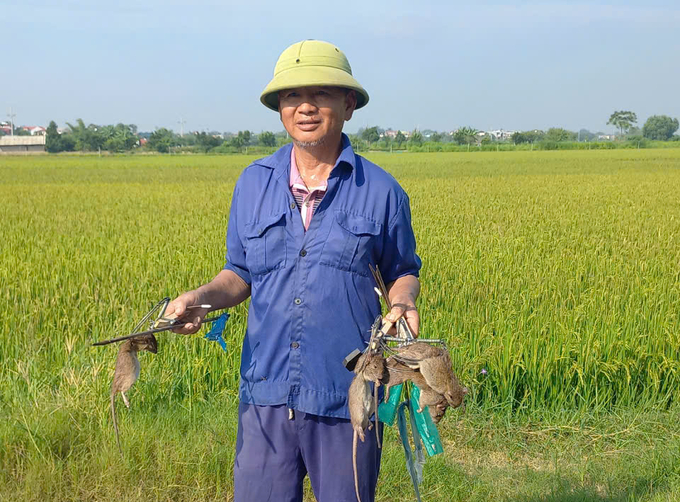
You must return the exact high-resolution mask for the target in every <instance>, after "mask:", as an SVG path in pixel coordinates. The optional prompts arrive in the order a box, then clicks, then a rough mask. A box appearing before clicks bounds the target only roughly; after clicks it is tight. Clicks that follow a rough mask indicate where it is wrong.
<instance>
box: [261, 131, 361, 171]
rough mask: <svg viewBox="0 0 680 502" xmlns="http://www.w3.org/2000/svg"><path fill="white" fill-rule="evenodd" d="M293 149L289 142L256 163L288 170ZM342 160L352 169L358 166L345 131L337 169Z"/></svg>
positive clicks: (278, 169) (279, 169)
mask: <svg viewBox="0 0 680 502" xmlns="http://www.w3.org/2000/svg"><path fill="white" fill-rule="evenodd" d="M292 149H293V143H288V144H287V145H284V146H282V147H281V148H279V149H278V150H276V152H274V153H273V154H271V155H270V156H268V157H264V158H262V159H258V160H256V161H255V162H253V163H254V164H257V165H259V166H264V167H268V168H270V169H274V170H276V171H284V172H286V173H287V172H288V166H289V165H290V151H291V150H292ZM341 162H344V163H345V164H348V165H349V166H350V167H351V168H352V169H355V168H356V156H355V154H354V149H353V148H352V144H351V143H350V141H349V138H348V137H347V135H346V134H345V133H342V150H341V151H340V155H339V156H338V159H337V160H336V161H335V167H334V168H333V169H335V168H336V167H337V166H338V165H339V164H340V163H341Z"/></svg>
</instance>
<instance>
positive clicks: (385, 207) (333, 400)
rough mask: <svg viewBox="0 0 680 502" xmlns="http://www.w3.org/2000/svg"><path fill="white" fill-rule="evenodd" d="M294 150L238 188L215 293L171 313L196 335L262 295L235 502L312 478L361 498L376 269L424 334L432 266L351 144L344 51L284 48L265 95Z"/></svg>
mask: <svg viewBox="0 0 680 502" xmlns="http://www.w3.org/2000/svg"><path fill="white" fill-rule="evenodd" d="M261 101H262V103H263V104H264V105H265V106H267V107H268V108H271V109H272V110H275V111H278V112H279V114H280V118H281V121H282V122H283V125H284V127H285V128H286V131H288V133H289V134H290V136H291V138H292V139H293V144H292V145H291V144H289V145H286V146H284V147H282V148H280V149H279V150H278V151H277V152H276V153H274V154H273V155H271V156H269V157H266V158H264V159H260V160H257V161H255V162H254V163H253V164H252V165H250V166H249V167H248V168H246V169H245V171H244V172H243V173H242V175H241V177H240V178H239V180H238V182H237V183H236V187H235V189H234V195H233V199H232V203H231V210H230V217H229V226H228V230H227V263H226V265H225V267H224V270H222V271H221V272H220V273H219V274H218V275H217V276H216V277H215V279H213V280H212V281H211V282H210V283H209V284H206V285H204V286H201V287H199V288H198V289H196V290H194V291H190V292H188V293H184V294H183V295H181V296H179V297H178V298H177V299H175V300H174V301H173V302H172V303H171V304H170V305H169V307H168V314H174V315H176V316H178V317H181V318H186V320H187V323H186V324H185V325H184V327H183V328H182V329H180V330H178V332H180V333H187V334H188V333H194V332H196V331H197V330H198V329H199V327H200V324H201V321H202V319H203V318H204V316H205V315H206V314H207V311H205V310H198V309H190V310H189V311H187V310H186V307H187V306H188V305H199V304H210V305H212V308H213V309H222V308H228V307H232V306H234V305H237V304H238V303H240V302H242V301H243V300H245V299H246V298H248V296H251V303H250V309H249V312H248V328H247V331H246V335H245V339H244V343H243V352H242V356H241V384H240V388H239V397H240V405H239V425H238V436H237V445H236V448H237V451H236V459H235V463H234V498H235V501H237V502H242V501H248V502H260V501H267V500H272V501H277V502H280V501H301V500H302V481H303V479H304V477H305V475H307V474H308V475H309V477H310V480H311V484H312V489H313V490H314V494H315V496H316V498H317V500H319V501H333V502H338V501H342V500H347V501H349V500H355V499H356V496H355V492H354V481H353V474H352V454H351V445H352V428H351V425H350V423H349V420H348V419H349V411H348V408H347V391H348V388H349V385H350V382H351V379H352V374H351V373H350V372H349V371H347V370H346V369H345V368H344V367H343V366H342V360H343V358H344V357H345V356H346V355H347V354H348V353H350V352H351V351H352V350H354V349H356V348H359V349H361V350H363V349H364V348H365V347H366V342H367V341H368V338H369V335H370V326H371V324H372V322H373V320H374V319H375V317H376V316H377V315H378V314H379V312H380V306H379V300H378V298H377V295H376V294H375V292H374V290H373V288H374V283H373V279H372V277H371V274H370V270H369V264H375V265H377V266H378V267H379V268H380V270H381V272H382V275H383V277H384V279H385V282H386V283H387V284H388V288H389V295H390V299H391V301H392V303H393V304H394V308H393V309H392V311H391V312H390V314H389V316H390V317H391V320H396V319H397V318H398V317H400V316H402V315H404V316H405V318H406V319H407V322H408V323H409V325H410V327H411V328H412V330H413V331H414V332H415V333H417V332H418V313H417V311H416V307H415V303H416V298H417V296H418V293H419V289H420V285H419V282H418V279H417V276H418V272H419V269H420V259H419V258H418V256H417V255H416V253H415V238H414V236H413V231H412V228H411V219H410V218H411V216H410V208H409V202H408V197H407V196H406V193H405V192H404V191H403V190H402V188H401V187H400V186H399V185H398V183H397V182H396V181H395V180H394V178H392V176H390V175H389V174H387V173H386V172H385V171H383V170H382V169H381V168H379V167H378V166H376V165H374V164H372V163H370V162H368V161H367V160H366V159H364V158H362V157H360V156H358V155H356V154H355V153H354V152H353V150H352V146H351V145H350V142H349V140H348V138H347V136H345V135H344V134H343V133H342V128H343V125H344V123H345V121H347V120H350V119H351V118H352V114H353V113H354V110H355V109H356V108H361V107H362V106H364V105H365V104H366V103H367V102H368V94H367V93H366V91H365V90H364V89H363V87H362V86H361V85H360V84H359V83H358V82H357V81H356V80H355V79H354V77H353V76H352V73H351V68H350V66H349V62H348V61H347V58H346V57H345V55H344V54H343V53H342V52H341V51H340V50H339V49H338V48H336V47H334V46H333V45H331V44H328V43H326V42H321V41H315V40H308V41H303V42H299V43H297V44H294V45H292V46H291V47H289V48H288V49H286V50H285V51H284V52H283V53H282V54H281V56H280V58H279V60H278V62H277V64H276V68H275V72H274V78H273V79H272V81H271V82H270V83H269V85H268V86H267V87H266V89H265V90H264V92H263V93H262V96H261ZM379 464H380V454H379V450H378V449H377V446H376V441H375V435H374V434H369V435H368V437H367V439H366V442H364V443H360V445H359V451H358V470H359V480H360V492H361V496H362V500H363V501H364V502H368V501H371V500H373V499H374V493H375V485H376V482H377V477H378V469H379Z"/></svg>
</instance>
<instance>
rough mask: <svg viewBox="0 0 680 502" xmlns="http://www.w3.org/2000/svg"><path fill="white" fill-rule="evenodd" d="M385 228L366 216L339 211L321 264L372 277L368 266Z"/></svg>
mask: <svg viewBox="0 0 680 502" xmlns="http://www.w3.org/2000/svg"><path fill="white" fill-rule="evenodd" d="M381 229H382V225H381V224H380V223H376V222H375V221H372V220H369V219H367V218H365V217H363V216H358V215H355V214H350V213H346V212H344V211H336V212H335V217H334V219H333V222H332V223H331V229H330V232H329V233H328V239H326V242H325V243H324V245H323V249H322V251H321V260H320V261H319V263H320V264H321V265H328V266H331V267H335V268H338V269H340V270H345V271H348V272H356V273H358V274H361V275H368V263H370V262H371V261H372V260H371V257H372V251H373V248H374V246H375V244H376V239H377V238H378V236H379V235H380V233H381Z"/></svg>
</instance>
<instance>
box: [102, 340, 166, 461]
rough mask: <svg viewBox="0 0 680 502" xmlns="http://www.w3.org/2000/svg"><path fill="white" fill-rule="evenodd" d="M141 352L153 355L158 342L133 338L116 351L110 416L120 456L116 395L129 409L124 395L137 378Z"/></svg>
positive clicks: (156, 350) (121, 450)
mask: <svg viewBox="0 0 680 502" xmlns="http://www.w3.org/2000/svg"><path fill="white" fill-rule="evenodd" d="M141 350H148V351H149V352H151V353H153V354H155V353H156V352H158V342H157V341H156V337H154V336H153V335H143V336H139V337H135V338H130V339H129V340H126V341H124V342H123V343H121V344H120V348H119V349H118V357H116V369H115V371H114V373H113V382H112V383H111V416H112V417H113V428H114V429H115V431H116V442H117V443H118V451H120V454H121V456H122V455H123V449H122V448H121V446H120V434H119V433H118V421H117V420H116V394H117V393H118V392H120V394H121V396H123V402H124V403H125V406H127V407H128V408H129V407H130V401H129V400H128V398H127V396H126V395H125V393H126V392H127V391H128V390H130V387H132V385H133V384H134V383H135V382H136V381H137V378H139V370H140V365H139V358H138V357H137V353H138V352H139V351H141Z"/></svg>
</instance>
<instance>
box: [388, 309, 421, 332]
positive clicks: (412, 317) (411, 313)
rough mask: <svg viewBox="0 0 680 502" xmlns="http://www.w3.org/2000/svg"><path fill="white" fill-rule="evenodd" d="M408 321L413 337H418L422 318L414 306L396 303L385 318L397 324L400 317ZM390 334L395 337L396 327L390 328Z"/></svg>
mask: <svg viewBox="0 0 680 502" xmlns="http://www.w3.org/2000/svg"><path fill="white" fill-rule="evenodd" d="M402 316H403V317H404V319H406V324H408V327H409V328H411V332H412V333H413V336H415V337H418V332H419V327H420V316H419V315H418V310H417V309H416V307H415V306H413V305H406V304H405V303H395V304H393V305H392V310H390V312H389V314H387V315H386V316H385V319H387V320H388V321H390V322H393V323H396V322H397V319H399V318H400V317H402ZM389 332H390V334H392V335H395V334H396V329H395V328H394V327H392V328H390V331H389Z"/></svg>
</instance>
